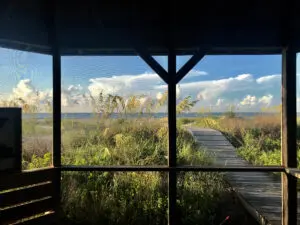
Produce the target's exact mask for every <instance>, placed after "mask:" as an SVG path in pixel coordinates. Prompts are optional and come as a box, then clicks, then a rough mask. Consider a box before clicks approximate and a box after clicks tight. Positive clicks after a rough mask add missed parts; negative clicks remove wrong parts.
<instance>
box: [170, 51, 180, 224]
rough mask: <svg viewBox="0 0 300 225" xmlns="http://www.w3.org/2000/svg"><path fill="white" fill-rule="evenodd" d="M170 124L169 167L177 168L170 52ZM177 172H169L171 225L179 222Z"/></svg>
mask: <svg viewBox="0 0 300 225" xmlns="http://www.w3.org/2000/svg"><path fill="white" fill-rule="evenodd" d="M168 72H169V83H168V123H169V155H168V159H169V167H176V160H177V157H176V138H177V130H176V54H175V53H174V52H173V51H172V50H170V53H169V55H168ZM176 179H177V178H176V171H175V170H171V171H170V172H169V225H175V224H176V223H178V221H177V216H176V215H177V213H176V200H177V190H176V189H177V187H176Z"/></svg>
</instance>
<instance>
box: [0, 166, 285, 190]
mask: <svg viewBox="0 0 300 225" xmlns="http://www.w3.org/2000/svg"><path fill="white" fill-rule="evenodd" d="M61 170H62V171H89V172H92V171H112V172H132V171H136V172H146V171H164V172H168V171H172V170H173V171H176V172H180V171H186V172H188V171H199V172H285V168H284V167H282V166H253V167H249V166H246V167H245V166H238V167H229V166H223V167H215V166H176V167H169V166H159V165H157V166H74V165H65V166H64V165H63V166H61ZM0 184H1V182H0ZM0 190H1V189H0Z"/></svg>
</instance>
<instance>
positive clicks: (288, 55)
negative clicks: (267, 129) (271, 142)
mask: <svg viewBox="0 0 300 225" xmlns="http://www.w3.org/2000/svg"><path fill="white" fill-rule="evenodd" d="M296 84H297V77H296V52H295V51H294V50H293V49H290V48H285V49H284V50H283V52H282V128H281V143H282V144H281V146H282V147H281V154H282V158H281V160H282V165H283V166H284V167H289V168H297V140H296V135H297V105H296V94H297V93H296ZM296 221H297V178H296V177H294V176H292V175H291V174H287V173H282V224H283V225H292V224H295V223H296Z"/></svg>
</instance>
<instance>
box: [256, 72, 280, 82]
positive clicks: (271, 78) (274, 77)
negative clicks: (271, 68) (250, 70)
mask: <svg viewBox="0 0 300 225" xmlns="http://www.w3.org/2000/svg"><path fill="white" fill-rule="evenodd" d="M280 79H281V75H280V74H274V75H268V76H263V77H259V78H257V79H256V82H257V83H258V84H263V83H270V82H273V81H275V82H276V81H277V82H278V81H279V82H280Z"/></svg>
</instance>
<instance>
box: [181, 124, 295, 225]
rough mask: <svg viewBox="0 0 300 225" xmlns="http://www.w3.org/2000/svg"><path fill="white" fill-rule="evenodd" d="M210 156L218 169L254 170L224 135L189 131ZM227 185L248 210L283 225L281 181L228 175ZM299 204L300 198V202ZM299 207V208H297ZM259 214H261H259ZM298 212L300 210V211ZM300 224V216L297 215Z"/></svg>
mask: <svg viewBox="0 0 300 225" xmlns="http://www.w3.org/2000/svg"><path fill="white" fill-rule="evenodd" d="M187 129H188V131H189V132H191V133H192V134H193V136H194V137H195V140H196V141H197V143H198V144H199V145H201V146H202V147H203V149H204V150H206V151H207V153H210V154H211V157H214V160H213V161H214V164H215V165H217V166H251V164H250V163H249V162H247V161H246V160H244V159H242V158H240V157H239V156H238V155H237V152H236V149H235V148H234V147H233V146H232V145H231V144H230V143H229V142H228V141H227V139H226V138H225V137H224V136H223V135H222V133H221V132H219V131H216V130H213V129H208V128H195V127H189V128H187ZM224 174H225V176H226V178H227V181H228V182H229V183H230V184H231V186H232V187H233V188H234V190H235V191H236V192H237V193H238V194H239V196H241V198H242V199H243V201H244V202H245V204H247V206H246V207H247V208H248V209H249V208H250V209H253V212H254V211H256V212H254V213H253V214H258V215H257V218H258V220H261V218H264V219H265V220H266V221H267V222H268V224H272V225H280V224H281V213H282V208H281V194H282V193H281V179H280V177H276V176H275V175H274V174H271V173H267V172H226V173H224ZM298 202H300V198H298ZM298 207H300V204H298ZM257 212H258V213H257ZM298 212H300V210H299V209H298ZM298 224H300V214H298Z"/></svg>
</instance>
